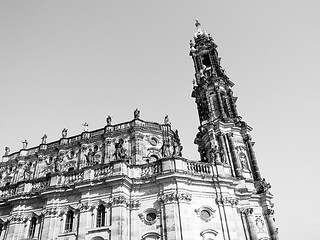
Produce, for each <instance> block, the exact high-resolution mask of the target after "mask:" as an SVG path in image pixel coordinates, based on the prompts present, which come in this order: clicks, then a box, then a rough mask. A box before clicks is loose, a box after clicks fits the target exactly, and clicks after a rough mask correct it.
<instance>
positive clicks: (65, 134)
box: [61, 128, 68, 138]
mask: <svg viewBox="0 0 320 240" xmlns="http://www.w3.org/2000/svg"><path fill="white" fill-rule="evenodd" d="M67 134H68V129H66V128H64V129H63V130H62V133H61V135H62V138H66V137H67Z"/></svg>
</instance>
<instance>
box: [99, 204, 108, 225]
mask: <svg viewBox="0 0 320 240" xmlns="http://www.w3.org/2000/svg"><path fill="white" fill-rule="evenodd" d="M105 220H106V208H105V206H103V204H101V205H99V207H98V210H97V227H104V226H105Z"/></svg>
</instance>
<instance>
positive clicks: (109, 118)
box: [107, 115, 112, 126]
mask: <svg viewBox="0 0 320 240" xmlns="http://www.w3.org/2000/svg"><path fill="white" fill-rule="evenodd" d="M111 121H112V118H111V117H110V115H108V117H107V126H111Z"/></svg>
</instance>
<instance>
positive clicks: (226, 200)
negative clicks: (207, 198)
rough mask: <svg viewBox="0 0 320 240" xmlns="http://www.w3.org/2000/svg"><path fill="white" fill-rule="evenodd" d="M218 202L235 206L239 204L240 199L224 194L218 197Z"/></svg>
mask: <svg viewBox="0 0 320 240" xmlns="http://www.w3.org/2000/svg"><path fill="white" fill-rule="evenodd" d="M216 203H217V204H218V205H225V206H232V207H235V206H237V205H238V203H239V200H238V199H236V198H233V197H224V196H221V197H218V198H216Z"/></svg>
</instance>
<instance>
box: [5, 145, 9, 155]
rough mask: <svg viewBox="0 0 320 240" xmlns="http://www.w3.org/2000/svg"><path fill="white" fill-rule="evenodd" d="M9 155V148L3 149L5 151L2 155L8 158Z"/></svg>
mask: <svg viewBox="0 0 320 240" xmlns="http://www.w3.org/2000/svg"><path fill="white" fill-rule="evenodd" d="M9 153H10V148H9V147H5V149H4V155H5V156H8V155H9Z"/></svg>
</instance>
